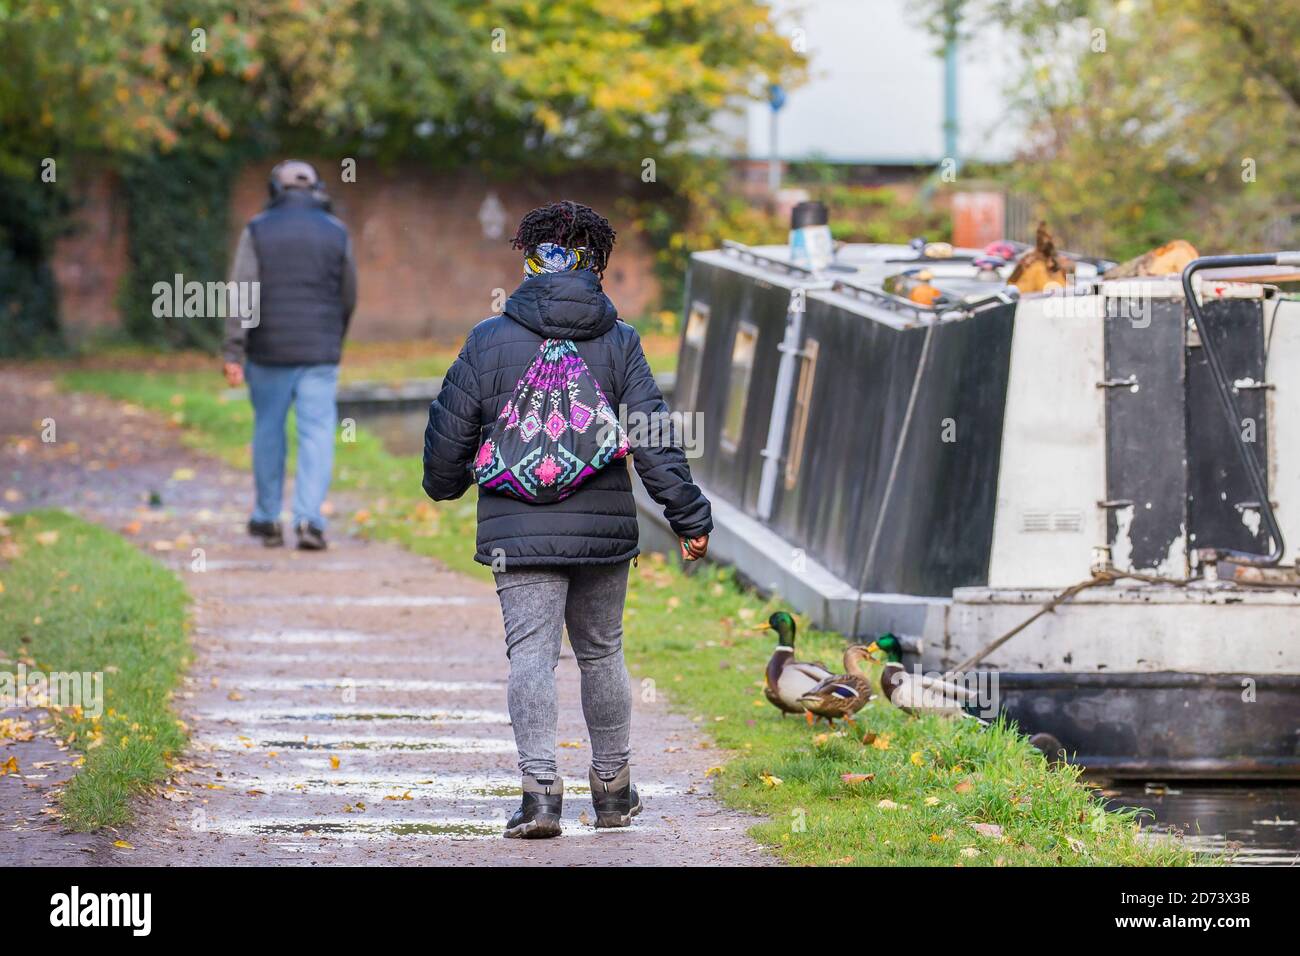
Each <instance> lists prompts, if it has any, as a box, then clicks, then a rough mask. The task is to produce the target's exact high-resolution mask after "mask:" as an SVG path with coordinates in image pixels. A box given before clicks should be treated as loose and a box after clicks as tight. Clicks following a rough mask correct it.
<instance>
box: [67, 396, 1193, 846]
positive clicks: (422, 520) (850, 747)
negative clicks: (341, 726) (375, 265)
mask: <svg viewBox="0 0 1300 956" xmlns="http://www.w3.org/2000/svg"><path fill="white" fill-rule="evenodd" d="M64 384H65V385H66V386H68V387H71V388H76V389H83V390H91V391H97V392H101V393H103V394H107V395H110V396H113V397H115V398H119V399H123V400H127V401H131V402H134V403H136V404H138V405H142V406H145V407H148V408H152V409H154V410H157V411H160V412H163V413H164V414H168V415H171V416H172V420H173V422H174V423H175V424H177V425H178V426H183V427H185V428H186V429H187V431H186V436H187V440H189V441H191V442H192V443H193V444H195V445H196V446H198V447H199V448H201V449H203V450H205V451H209V452H212V453H215V454H218V455H221V456H222V457H224V458H225V459H226V460H227V461H230V462H232V463H235V464H246V462H247V451H246V447H247V442H248V430H249V423H250V417H249V412H248V407H247V405H246V404H245V403H243V402H236V401H223V400H222V398H221V395H220V386H219V384H218V383H217V381H216V379H215V377H214V376H213V375H212V374H211V373H208V374H204V375H195V374H194V373H176V374H170V375H168V374H162V373H152V374H146V375H141V374H139V373H134V372H133V373H114V372H107V371H96V372H76V373H72V374H69V375H67V376H65V380H64ZM336 461H337V465H336V480H337V485H338V486H339V487H341V488H343V489H346V490H349V491H352V492H355V493H357V495H358V496H359V497H361V498H362V499H363V500H364V501H366V502H368V506H367V507H365V508H364V509H362V510H360V511H358V512H356V513H354V514H352V515H351V516H350V520H351V521H352V523H353V524H354V525H355V526H356V527H357V528H358V529H359V530H360V531H361V532H362V533H363V534H366V535H369V536H372V537H376V538H382V539H385V540H390V541H395V542H397V543H399V544H401V545H402V546H404V547H406V548H408V549H409V550H411V551H413V552H416V553H419V554H424V555H429V556H432V557H435V558H438V559H439V560H441V561H443V562H444V563H446V564H448V565H450V566H452V567H454V568H457V569H459V570H464V571H468V572H470V573H473V574H478V575H483V574H486V571H485V569H483V568H482V567H481V566H479V565H476V564H474V562H473V560H472V552H473V540H474V521H475V516H474V499H473V494H472V493H471V494H469V495H466V497H465V498H464V499H462V500H461V501H458V502H450V503H447V504H439V505H435V504H433V503H431V502H429V501H427V500H426V499H425V498H424V496H423V493H422V492H421V489H420V463H419V461H418V460H417V459H415V458H413V457H397V456H393V455H390V454H389V453H388V452H386V451H385V450H384V448H383V447H382V446H380V445H379V443H378V442H377V441H375V440H374V439H373V438H372V437H371V436H369V435H366V434H365V433H364V432H359V433H358V436H357V441H356V442H353V443H347V444H342V443H341V444H340V445H339V446H338V450H337V458H336ZM778 606H780V605H779V602H778V601H776V600H767V601H765V600H764V599H762V598H761V597H759V596H758V595H756V594H755V593H754V592H752V591H749V590H746V589H744V588H742V587H740V586H739V585H738V584H737V582H736V579H735V576H734V574H733V573H732V572H731V571H730V570H728V569H725V568H719V567H715V566H704V567H700V568H695V569H692V570H691V572H690V573H688V572H687V571H685V570H684V569H682V568H680V567H679V566H678V565H677V564H676V563H675V561H669V560H665V559H664V558H662V557H659V556H650V555H648V556H646V557H645V559H643V560H642V561H641V562H640V566H639V567H637V568H635V569H634V570H633V572H632V576H631V582H630V586H629V593H628V604H627V613H626V618H625V622H626V632H627V637H626V642H625V643H626V649H627V657H628V662H629V665H630V667H631V669H632V671H633V674H634V675H635V677H634V680H635V681H639V682H640V684H639V687H638V688H637V689H638V690H639V692H640V693H642V694H650V693H658V692H660V691H665V692H667V694H668V697H669V699H670V701H671V702H672V703H673V705H674V706H675V707H677V708H678V709H680V710H683V711H684V712H685V713H686V714H687V715H688V716H690V717H691V718H692V719H693V720H694V721H695V723H696V724H697V725H699V726H700V727H701V728H702V729H704V730H706V731H707V733H708V736H710V737H711V738H712V740H713V741H714V743H715V745H716V746H717V747H719V748H723V749H725V750H726V751H731V752H733V753H727V754H724V753H719V759H718V767H717V768H716V769H715V770H714V771H711V774H712V775H713V776H715V778H716V783H717V786H718V790H719V793H720V794H721V796H722V798H723V799H724V800H725V801H726V802H728V803H729V804H731V805H733V806H736V807H740V808H743V809H746V810H751V811H753V812H755V813H759V814H762V815H764V816H767V817H769V818H770V819H769V821H768V822H765V823H760V824H758V825H756V826H755V827H754V828H753V831H752V832H753V835H754V836H755V837H756V838H757V839H759V840H762V841H763V842H765V843H769V844H771V845H773V846H774V847H776V848H777V852H778V853H779V854H780V855H781V857H782V858H783V859H785V860H786V861H788V862H791V863H798V864H817V865H828V864H841V865H853V864H858V865H881V864H907V865H957V864H960V865H968V866H969V865H1026V864H1028V865H1169V864H1175V863H1186V862H1191V856H1190V854H1188V853H1185V852H1183V851H1181V850H1179V849H1177V848H1175V847H1172V846H1170V845H1164V844H1162V845H1155V844H1152V843H1150V842H1148V841H1145V840H1142V839H1139V838H1138V836H1137V824H1136V821H1135V819H1134V817H1133V815H1132V814H1128V813H1123V814H1121V813H1108V812H1106V811H1105V810H1103V809H1102V805H1101V803H1100V802H1099V801H1098V800H1097V799H1096V797H1095V796H1094V795H1093V794H1092V792H1091V791H1090V790H1089V789H1087V788H1086V787H1085V786H1083V785H1081V784H1080V783H1079V782H1078V779H1077V773H1076V771H1075V770H1073V769H1069V768H1065V769H1056V768H1052V767H1050V766H1048V764H1047V763H1046V762H1045V761H1044V759H1043V758H1042V756H1041V755H1040V754H1039V753H1038V752H1037V751H1036V750H1034V749H1033V748H1031V747H1030V746H1029V744H1028V743H1027V742H1026V741H1025V739H1024V738H1023V737H1021V736H1019V735H1018V734H1016V733H1015V732H1014V730H1013V729H1011V728H1008V727H1005V726H995V727H993V728H991V729H989V730H987V731H979V730H977V729H975V728H972V727H969V726H966V725H964V724H957V723H948V722H944V721H942V720H940V719H938V718H925V719H921V720H914V719H911V718H908V717H907V716H906V715H904V714H902V713H901V712H900V711H898V710H896V709H894V708H892V707H890V706H889V705H888V704H887V703H884V702H883V701H876V702H873V703H872V704H870V705H868V707H867V708H866V709H865V710H864V711H863V712H862V713H861V714H860V715H859V717H858V721H857V726H856V728H850V730H851V731H852V732H851V733H849V732H835V733H829V732H826V731H822V730H810V729H809V728H808V727H807V726H806V725H805V724H804V723H803V722H802V721H797V720H795V719H793V718H787V719H784V720H783V719H781V718H780V717H779V715H778V714H777V713H776V711H775V710H774V709H773V708H772V707H771V706H770V705H769V704H767V703H766V701H764V699H763V696H762V689H761V688H762V675H763V666H764V663H765V662H766V660H767V657H768V655H769V654H770V653H771V648H772V645H773V639H772V636H771V635H765V634H756V633H753V632H750V631H747V630H745V629H746V628H748V627H750V626H752V625H753V624H754V623H757V622H759V621H762V620H764V619H765V618H766V616H767V615H768V613H770V611H771V610H772V609H774V608H776V607H778ZM843 646H844V644H843V638H842V637H840V636H839V635H837V634H832V633H824V632H822V633H819V632H811V633H802V634H801V635H800V641H799V647H800V656H801V657H804V658H809V659H816V658H819V657H820V658H822V659H824V660H826V661H827V663H831V662H832V661H838V658H839V655H840V653H841V651H842V649H843ZM868 733H870V734H874V735H875V736H874V739H873V740H872V742H871V743H869V744H864V743H863V742H862V738H863V737H865V736H866V735H867V734H868ZM846 775H848V779H847V780H846V779H845V776H846Z"/></svg>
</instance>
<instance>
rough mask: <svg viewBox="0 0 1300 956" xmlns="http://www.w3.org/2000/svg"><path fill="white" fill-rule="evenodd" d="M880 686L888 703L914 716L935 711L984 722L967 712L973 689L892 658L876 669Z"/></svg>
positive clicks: (935, 712) (939, 714)
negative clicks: (927, 674)
mask: <svg viewBox="0 0 1300 956" xmlns="http://www.w3.org/2000/svg"><path fill="white" fill-rule="evenodd" d="M877 643H879V642H877ZM880 690H881V693H883V694H884V695H885V698H886V699H887V700H888V701H889V702H890V703H891V704H893V705H894V706H895V707H897V708H899V709H900V710H903V711H906V712H907V713H909V714H911V715H912V716H914V717H919V716H920V715H922V714H937V715H938V716H940V717H963V718H968V719H970V720H978V721H979V722H980V723H981V724H987V723H988V721H986V720H983V719H981V718H980V717H979V716H978V715H976V714H973V713H971V712H970V708H971V707H973V706H974V704H975V692H974V691H972V690H969V689H968V688H965V687H962V686H961V685H960V684H952V683H949V682H948V681H945V680H940V679H939V678H937V677H924V676H922V675H920V674H914V673H911V672H909V671H908V670H907V669H906V668H905V667H903V665H902V664H899V663H897V662H896V661H890V662H889V663H888V664H886V665H885V667H884V670H882V671H881V672H880Z"/></svg>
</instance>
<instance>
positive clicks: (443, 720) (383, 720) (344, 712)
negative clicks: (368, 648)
mask: <svg viewBox="0 0 1300 956" xmlns="http://www.w3.org/2000/svg"><path fill="white" fill-rule="evenodd" d="M233 684H234V686H241V685H239V683H238V681H235V682H233ZM201 719H202V720H205V721H228V722H230V723H235V724H284V723H291V722H296V721H302V720H306V721H312V722H314V723H332V722H335V721H363V722H366V723H371V724H391V723H399V722H406V721H419V722H422V723H430V724H452V723H456V724H509V723H510V716H509V715H508V714H505V713H502V712H501V711H496V710H454V709H453V710H425V709H420V708H414V707H389V708H386V709H385V710H382V711H378V710H369V709H365V708H361V707H345V706H338V707H333V706H329V705H321V704H315V705H307V706H303V707H290V706H277V707H269V708H257V707H249V706H243V707H220V708H215V709H210V710H206V711H204V712H203V714H202V715H201Z"/></svg>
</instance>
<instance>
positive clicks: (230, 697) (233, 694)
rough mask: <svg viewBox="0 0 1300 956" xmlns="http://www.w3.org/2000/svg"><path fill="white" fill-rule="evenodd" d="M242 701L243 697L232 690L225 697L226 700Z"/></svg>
mask: <svg viewBox="0 0 1300 956" xmlns="http://www.w3.org/2000/svg"><path fill="white" fill-rule="evenodd" d="M243 699H244V695H243V694H241V693H240V692H239V691H237V690H232V691H231V692H230V693H229V694H227V695H226V700H243Z"/></svg>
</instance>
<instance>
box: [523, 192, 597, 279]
mask: <svg viewBox="0 0 1300 956" xmlns="http://www.w3.org/2000/svg"><path fill="white" fill-rule="evenodd" d="M615 235H617V234H616V233H615V232H614V229H613V227H612V226H610V224H609V220H608V219H606V218H605V217H604V216H602V215H601V214H600V213H598V212H596V210H594V209H592V208H591V207H590V206H584V205H583V204H582V203H578V202H573V201H572V200H568V199H566V200H564V201H563V202H553V203H550V204H549V205H546V206H538V207H537V208H536V209H534V210H533V211H532V212H530V213H528V214H527V215H526V216H524V218H523V219H521V220H520V221H519V229H518V230H516V232H515V237H514V238H513V239H511V240H510V245H511V246H512V247H513V248H515V249H522V250H523V251H524V253H525V254H531V253H532V252H533V251H534V250H535V249H536V248H537V247H538V246H540V245H541V244H542V243H544V242H553V243H555V244H556V245H557V246H564V247H565V248H566V249H574V248H577V247H578V246H581V247H583V248H584V249H586V250H587V251H588V252H589V253H590V254H591V259H592V268H593V269H594V270H595V271H596V272H598V273H603V272H604V271H605V266H607V265H608V264H609V254H610V252H612V251H613V249H614V237H615Z"/></svg>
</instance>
